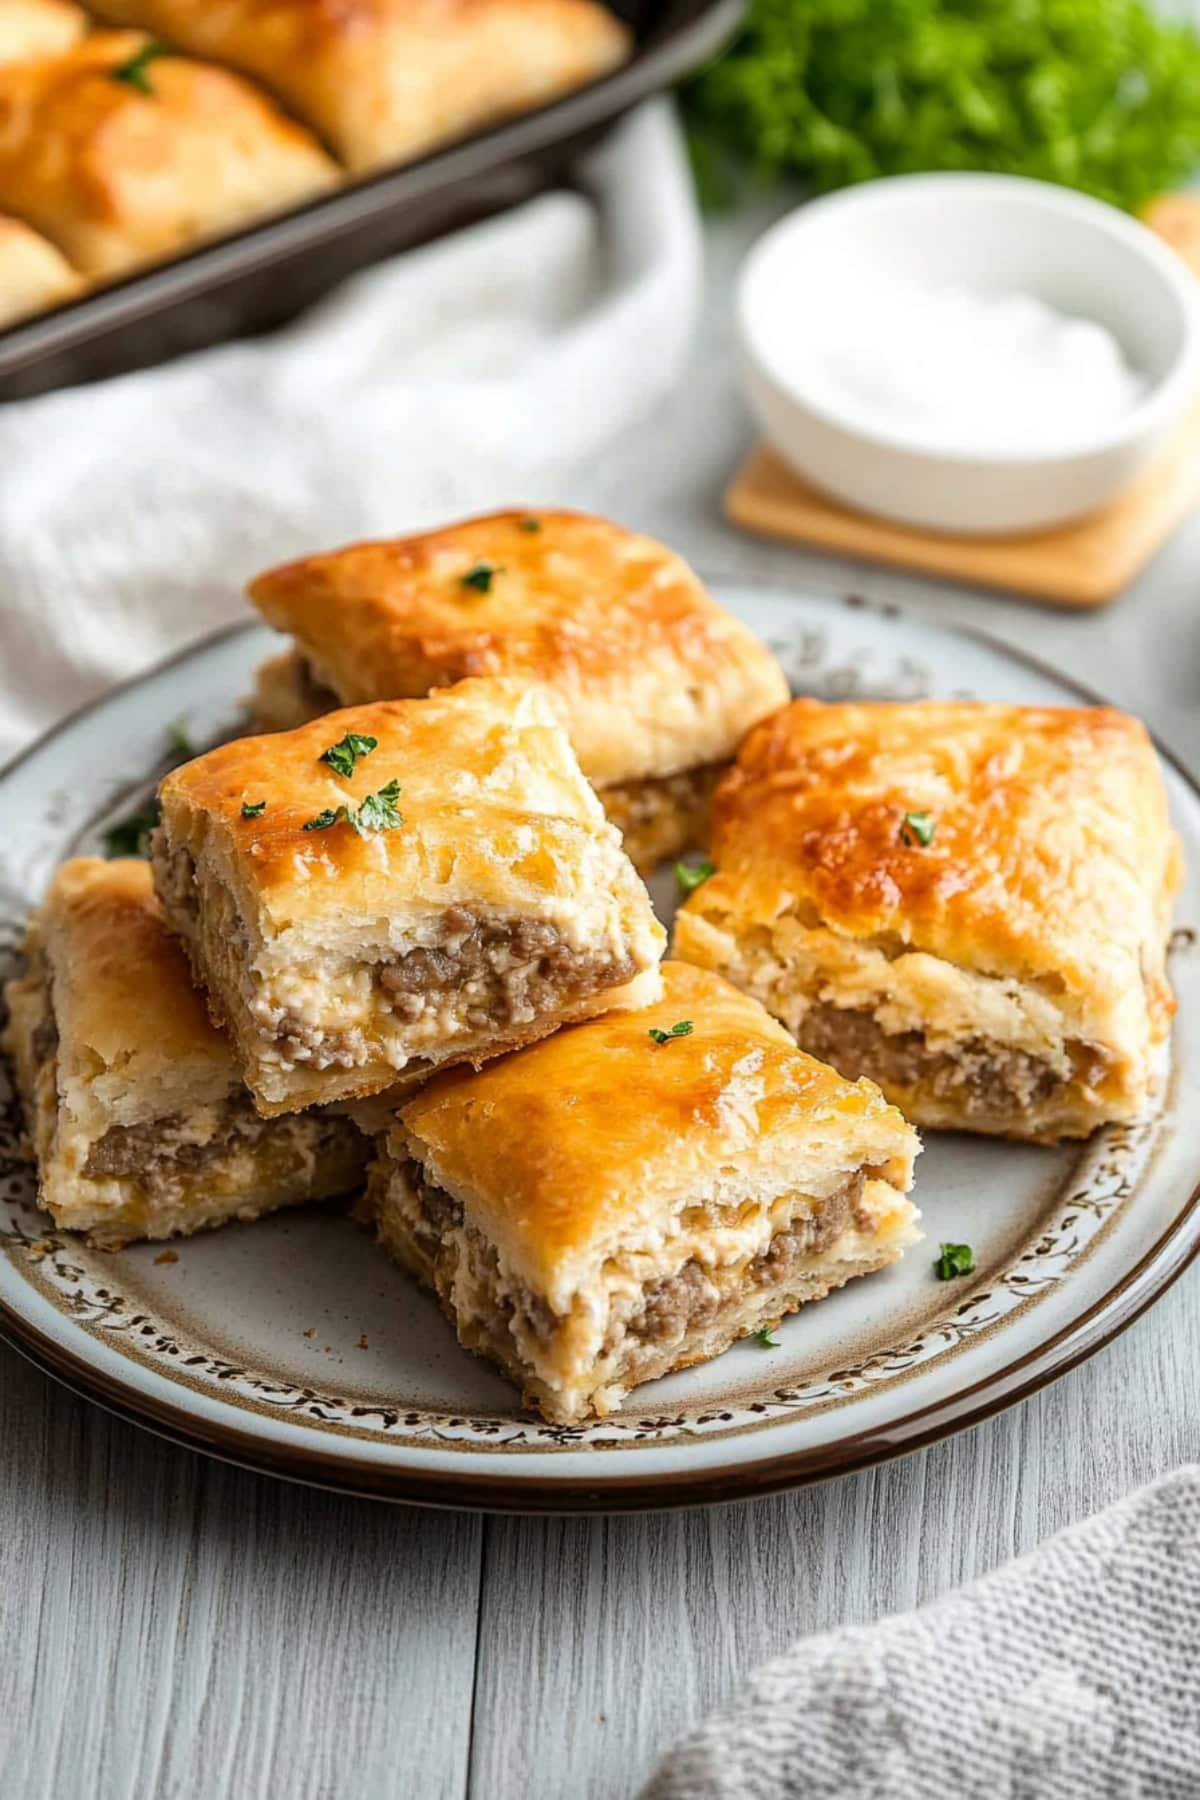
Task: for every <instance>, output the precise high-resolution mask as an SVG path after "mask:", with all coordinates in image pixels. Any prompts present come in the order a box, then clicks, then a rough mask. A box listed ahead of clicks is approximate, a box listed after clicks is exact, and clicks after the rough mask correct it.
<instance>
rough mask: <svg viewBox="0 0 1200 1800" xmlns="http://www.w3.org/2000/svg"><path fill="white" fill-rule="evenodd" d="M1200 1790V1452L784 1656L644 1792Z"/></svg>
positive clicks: (993, 1797)
mask: <svg viewBox="0 0 1200 1800" xmlns="http://www.w3.org/2000/svg"><path fill="white" fill-rule="evenodd" d="M792 1796H796V1797H797V1800H799V1797H800V1796H803V1797H804V1800H833V1797H834V1796H837V1800H1184V1797H1185V1796H1187V1797H1195V1796H1200V1467H1196V1466H1194V1467H1189V1468H1186V1469H1181V1470H1179V1471H1178V1473H1176V1474H1174V1475H1170V1476H1168V1477H1167V1478H1166V1479H1165V1480H1163V1481H1160V1482H1158V1483H1156V1484H1155V1485H1154V1486H1152V1487H1149V1488H1143V1489H1142V1490H1141V1491H1140V1492H1139V1493H1136V1494H1134V1495H1132V1496H1131V1497H1130V1498H1128V1499H1126V1500H1123V1501H1121V1502H1120V1504H1119V1505H1117V1506H1113V1507H1111V1508H1109V1510H1108V1511H1107V1512H1103V1513H1100V1514H1099V1515H1098V1516H1097V1517H1095V1518H1093V1519H1087V1520H1085V1521H1084V1522H1083V1523H1082V1524H1079V1525H1075V1526H1072V1527H1071V1528H1070V1529H1069V1530H1067V1531H1064V1532H1062V1533H1061V1534H1060V1535H1059V1536H1058V1537H1054V1538H1051V1539H1050V1541H1049V1542H1048V1543H1046V1544H1043V1545H1042V1546H1041V1548H1040V1549H1038V1550H1035V1551H1033V1552H1032V1553H1031V1554H1030V1555H1028V1556H1024V1557H1021V1558H1020V1560H1019V1561H1017V1562H1014V1563H1010V1564H1008V1565H1007V1567H1005V1568H1003V1569H1000V1570H998V1571H997V1572H996V1573H995V1574H992V1575H988V1576H985V1577H984V1578H983V1580H981V1581H977V1582H975V1583H974V1584H973V1585H972V1586H970V1587H967V1588H963V1589H961V1590H959V1591H958V1592H956V1593H951V1594H947V1595H945V1596H943V1597H942V1598H941V1599H939V1600H937V1601H934V1602H933V1603H932V1604H931V1605H929V1606H926V1607H922V1608H920V1609H919V1610H918V1611H916V1612H913V1613H908V1614H906V1615H904V1616H902V1617H899V1618H893V1619H885V1620H883V1621H882V1622H880V1623H879V1624H876V1625H869V1626H863V1627H860V1628H857V1629H854V1630H847V1631H837V1632H830V1633H827V1634H825V1635H823V1636H821V1637H814V1638H808V1639H806V1640H804V1641H803V1642H802V1643H799V1644H797V1645H796V1646H795V1647H794V1648H793V1649H791V1650H788V1651H786V1652H785V1653H784V1654H783V1655H782V1656H779V1657H776V1658H775V1660H774V1661H773V1662H769V1663H767V1664H766V1665H765V1667H763V1668H762V1669H760V1670H759V1671H758V1673H757V1674H756V1675H754V1676H753V1677H752V1678H751V1679H750V1681H749V1682H748V1683H747V1684H746V1686H745V1687H744V1688H743V1689H742V1691H741V1692H740V1693H739V1694H738V1695H736V1696H735V1698H734V1699H733V1700H732V1701H730V1702H729V1704H728V1705H726V1706H725V1707H723V1708H722V1709H721V1710H720V1711H719V1712H716V1713H714V1714H713V1715H712V1717H711V1718H709V1719H708V1720H707V1721H706V1722H705V1723H704V1724H703V1725H702V1726H701V1727H700V1729H699V1730H698V1731H697V1732H696V1733H695V1734H694V1735H693V1736H692V1737H690V1738H688V1739H687V1740H685V1742H684V1743H683V1744H681V1745H680V1746H679V1747H678V1748H677V1749H676V1750H674V1751H673V1752H672V1753H671V1755H670V1756H668V1757H667V1759H666V1760H665V1762H664V1763H663V1765H662V1767H661V1769H660V1770H659V1772H658V1774H657V1775H656V1777H655V1778H654V1780H652V1781H651V1783H650V1785H649V1787H648V1788H646V1789H645V1790H644V1793H643V1795H642V1800H791V1797H792Z"/></svg>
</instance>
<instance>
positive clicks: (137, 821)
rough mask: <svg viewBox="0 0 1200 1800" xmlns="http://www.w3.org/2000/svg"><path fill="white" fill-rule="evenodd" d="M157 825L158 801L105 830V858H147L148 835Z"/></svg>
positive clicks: (140, 808) (119, 820)
mask: <svg viewBox="0 0 1200 1800" xmlns="http://www.w3.org/2000/svg"><path fill="white" fill-rule="evenodd" d="M157 824H158V801H157V800H152V801H151V802H150V805H149V806H143V807H139V809H138V810H137V812H131V813H130V814H129V815H128V816H127V817H126V818H124V819H118V820H117V822H116V824H115V825H110V826H108V828H107V829H106V830H105V832H104V834H103V836H104V854H105V856H148V855H149V853H150V852H149V839H150V833H151V832H152V831H153V830H154V827H155V826H156V825H157Z"/></svg>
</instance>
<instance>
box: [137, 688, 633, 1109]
mask: <svg viewBox="0 0 1200 1800" xmlns="http://www.w3.org/2000/svg"><path fill="white" fill-rule="evenodd" d="M348 733H354V734H357V735H358V736H360V737H364V738H373V739H375V741H376V742H375V748H374V749H372V750H370V751H369V753H368V754H366V755H365V756H363V757H362V758H361V759H360V760H359V761H358V763H357V765H356V767H355V769H354V771H353V773H352V774H351V775H349V776H342V775H339V774H337V773H336V772H335V770H334V768H332V767H331V766H330V765H329V764H328V763H326V762H323V761H322V756H323V754H324V752H326V751H327V750H328V749H329V748H330V747H331V746H333V745H335V744H337V743H338V742H339V741H340V740H341V739H342V738H343V737H344V736H346V735H347V734H348ZM393 782H395V783H398V785H399V792H398V794H394V795H393V803H394V804H395V805H397V806H398V807H399V810H400V813H401V815H402V816H401V819H400V822H399V823H398V824H394V823H393V824H392V825H389V827H388V828H386V829H373V830H369V831H367V832H366V833H365V834H361V835H360V833H359V832H358V831H357V830H356V829H355V828H354V826H353V824H352V823H351V821H350V819H349V818H348V817H347V816H346V810H351V811H353V812H355V813H356V814H357V813H358V812H359V810H360V809H361V807H362V805H363V803H364V801H365V799H366V797H367V796H368V795H372V794H373V795H379V794H380V793H381V791H385V790H388V789H389V788H390V787H391V784H392V783H393ZM260 803H261V805H262V811H261V812H254V813H252V816H250V817H247V816H245V814H244V812H243V807H244V806H246V805H249V806H250V807H251V809H254V808H257V807H258V806H259V805H260ZM318 819H320V820H321V821H322V823H321V824H320V825H319V826H315V827H314V828H312V829H308V830H306V829H305V827H306V826H312V825H313V822H314V821H316V820H318ZM155 873H156V880H157V881H158V885H159V892H160V893H161V894H162V896H163V900H164V903H165V905H166V908H167V913H168V917H169V918H170V919H171V921H172V923H173V925H174V926H175V928H176V929H177V930H179V931H180V932H181V934H182V935H183V936H184V937H185V938H186V940H187V942H188V945H189V951H190V954H191V957H192V961H193V966H194V968H195V970H196V973H197V976H198V978H199V979H200V980H202V981H203V982H204V984H205V986H206V987H207V989H208V991H209V995H210V999H211V1002H212V1004H213V1005H214V1007H215V1009H216V1011H217V1013H218V1014H219V1016H220V1017H221V1019H222V1020H223V1021H224V1022H227V1023H228V1025H229V1027H230V1029H231V1031H232V1032H233V1034H234V1036H235V1039H236V1041H237V1044H238V1047H239V1051H240V1054H241V1056H242V1062H243V1072H244V1075H245V1079H246V1080H247V1082H248V1084H249V1085H250V1087H251V1088H252V1089H253V1091H254V1094H255V1097H256V1100H257V1102H258V1104H259V1107H260V1110H261V1111H263V1112H264V1114H269V1113H272V1112H279V1111H284V1110H289V1109H294V1108H296V1107H299V1106H304V1105H308V1104H311V1103H312V1102H313V1101H315V1100H318V1099H334V1098H349V1097H362V1096H365V1095H370V1094H372V1093H378V1092H380V1091H382V1090H383V1089H384V1088H385V1087H390V1086H391V1085H392V1084H393V1083H394V1082H395V1081H396V1080H397V1079H398V1078H403V1079H404V1080H409V1079H411V1077H412V1076H413V1075H414V1074H419V1075H420V1076H421V1077H422V1078H424V1076H426V1075H427V1074H428V1073H429V1072H430V1070H431V1068H432V1067H434V1066H436V1065H438V1064H440V1063H442V1062H444V1061H460V1060H465V1059H470V1060H472V1061H482V1060H483V1059H484V1058H486V1057H488V1056H492V1055H496V1054H498V1053H499V1052H500V1051H501V1050H504V1049H507V1048H508V1047H510V1045H511V1044H513V1043H520V1042H525V1041H528V1040H529V1039H530V1038H532V1037H534V1036H537V1035H539V1034H540V1033H541V1032H544V1031H546V1030H549V1029H551V1028H552V1026H553V1025H554V1024H557V1023H559V1022H560V1021H561V1020H563V1019H566V1018H572V1017H580V1016H584V1015H585V1014H589V1013H591V1012H594V1011H597V1010H599V1009H601V1008H602V1007H605V1006H609V1005H636V1004H638V1003H639V1000H640V998H641V997H643V995H644V993H645V990H646V988H647V986H648V987H649V988H650V989H651V990H652V991H654V992H657V980H658V978H657V964H658V961H659V958H660V957H661V955H662V949H663V945H664V942H665V933H664V932H663V930H662V927H661V926H660V925H659V924H658V921H657V920H656V919H655V918H654V915H653V911H652V909H651V905H650V900H649V896H648V895H647V893H646V890H645V888H644V887H643V886H642V884H641V882H640V881H639V880H638V878H637V876H636V874H635V872H634V870H633V868H632V866H631V864H630V863H629V861H628V858H627V857H626V856H625V855H624V854H623V852H622V850H621V847H620V840H619V838H618V835H617V832H616V831H615V829H614V828H613V827H612V826H611V825H609V824H608V823H607V821H606V820H605V818H604V814H603V811H602V809H601V807H600V803H599V801H598V800H597V799H596V796H595V794H594V793H593V791H592V789H591V788H590V787H589V786H588V784H587V782H586V781H585V780H584V778H583V776H582V774H581V773H580V770H579V765H578V763H577V762H576V760H575V758H574V756H573V755H572V753H571V748H570V745H569V743H568V742H567V738H566V734H565V733H564V732H563V730H562V727H561V726H560V725H559V724H558V723H557V720H556V718H555V715H554V713H553V711H552V709H551V708H550V706H549V705H548V703H547V701H546V698H545V695H544V693H543V691H542V690H541V689H539V688H536V687H526V686H523V685H522V684H520V683H518V682H513V681H500V680H477V681H468V682H463V683H460V684H459V685H458V686H457V687H455V688H449V689H445V690H443V691H441V692H439V693H437V694H434V695H431V696H430V697H429V698H427V699H424V700H400V701H391V702H381V703H379V704H378V705H376V706H367V707H351V708H348V709H345V710H343V711H340V712H336V713H330V714H328V715H327V716H326V717H324V718H322V719H319V720H317V721H314V722H313V723H312V724H309V725H305V726H302V727H300V728H299V729H297V730H295V731H290V732H280V733H276V734H274V735H269V736H263V737H255V738H244V739H242V740H240V741H239V742H237V743H233V744H226V745H222V746H221V747H220V748H218V749H217V750H213V751H210V752H209V753H208V754H207V755H206V756H203V757H199V758H197V760H196V761H195V762H192V763H189V764H186V765H185V766H184V767H183V768H181V769H177V770H175V771H174V772H173V773H172V774H171V775H169V776H168V777H167V779H166V780H165V781H164V783H163V786H162V829H161V832H160V833H159V834H158V839H157V842H156V847H155Z"/></svg>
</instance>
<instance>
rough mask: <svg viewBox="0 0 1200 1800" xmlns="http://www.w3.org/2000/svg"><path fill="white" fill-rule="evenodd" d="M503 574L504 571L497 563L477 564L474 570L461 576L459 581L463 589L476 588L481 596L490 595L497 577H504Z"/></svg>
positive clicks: (471, 569)
mask: <svg viewBox="0 0 1200 1800" xmlns="http://www.w3.org/2000/svg"><path fill="white" fill-rule="evenodd" d="M503 573H504V570H503V569H502V568H500V567H498V566H497V564H495V563H485V562H477V563H476V564H475V565H474V567H473V568H470V569H468V570H467V572H466V574H465V575H462V576H460V577H459V580H460V581H461V583H462V585H463V587H469V588H474V589H475V591H476V592H477V593H480V594H490V593H491V591H492V582H493V581H494V580H495V578H496V576H497V575H503Z"/></svg>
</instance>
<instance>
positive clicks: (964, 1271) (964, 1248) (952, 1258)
mask: <svg viewBox="0 0 1200 1800" xmlns="http://www.w3.org/2000/svg"><path fill="white" fill-rule="evenodd" d="M941 1252H942V1253H941V1255H940V1256H939V1257H938V1259H937V1261H936V1262H935V1263H934V1265H933V1272H934V1274H935V1275H936V1276H937V1278H938V1280H939V1281H953V1280H954V1277H955V1276H956V1275H972V1274H974V1272H975V1253H974V1251H973V1250H972V1249H971V1246H970V1244H943V1245H942V1246H941Z"/></svg>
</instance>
